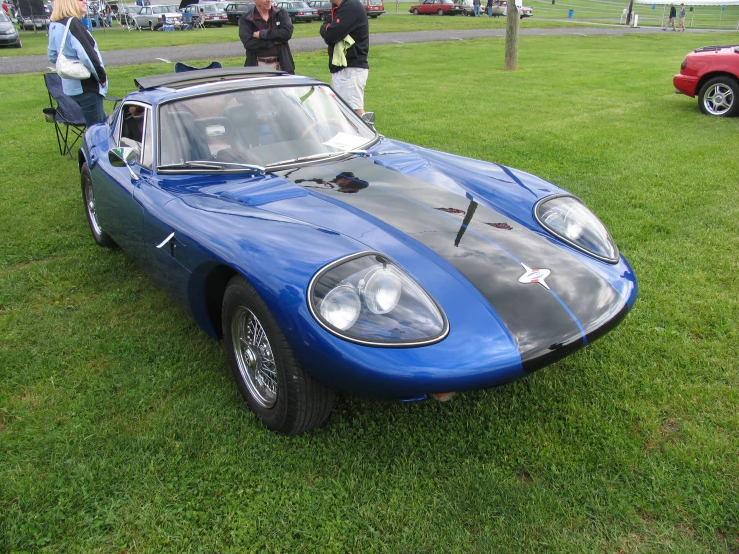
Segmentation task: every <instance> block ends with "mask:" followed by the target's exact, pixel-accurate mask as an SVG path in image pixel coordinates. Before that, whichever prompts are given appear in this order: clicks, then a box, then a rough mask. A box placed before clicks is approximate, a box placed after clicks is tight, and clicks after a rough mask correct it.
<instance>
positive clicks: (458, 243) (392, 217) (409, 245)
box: [219, 158, 628, 370]
mask: <svg viewBox="0 0 739 554" xmlns="http://www.w3.org/2000/svg"><path fill="white" fill-rule="evenodd" d="M490 167H493V168H497V166H490V165H489V164H488V168H490ZM506 169H507V168H506ZM500 172H501V174H503V175H505V172H504V171H503V169H500ZM434 175H435V176H436V178H437V179H438V180H439V182H441V181H443V176H442V175H440V174H439V173H438V172H435V171H433V170H432V171H427V172H426V173H425V178H424V179H420V178H417V177H415V176H413V175H408V174H404V173H400V172H398V171H395V170H392V169H389V168H387V167H383V166H382V165H380V164H378V163H375V162H373V161H372V160H370V159H366V158H353V159H349V160H345V161H341V162H335V163H329V164H325V165H315V166H310V167H303V168H299V169H293V170H289V171H285V172H281V173H280V174H279V175H274V176H273V177H272V180H279V179H284V181H283V182H282V183H274V182H273V183H272V186H270V187H269V188H267V187H264V188H262V190H263V191H264V192H263V194H264V195H265V196H263V201H260V200H259V199H260V194H259V193H256V194H255V192H256V191H255V190H253V189H252V187H248V186H247V187H243V188H231V189H230V190H222V192H221V193H220V194H219V196H221V197H222V198H224V197H225V198H228V199H229V200H231V201H237V202H240V203H245V204H248V205H251V206H259V207H260V209H264V210H266V211H270V212H273V213H277V214H279V215H282V216H286V217H290V218H292V219H298V220H301V221H304V222H305V223H308V224H310V225H314V226H319V227H322V228H325V229H328V230H330V231H332V232H335V233H339V234H342V235H345V236H348V237H351V238H353V239H354V240H355V241H357V242H359V243H361V244H363V245H365V247H366V249H367V250H375V251H379V252H382V253H383V254H385V255H388V256H390V257H391V258H394V259H396V261H398V260H399V259H400V260H401V265H402V259H403V257H404V256H406V255H407V253H408V251H409V249H410V250H411V251H412V252H413V253H414V254H412V255H422V256H426V257H427V258H431V259H434V260H435V261H436V263H437V264H438V266H439V267H441V268H442V269H443V270H445V271H447V272H449V273H451V274H454V275H455V276H456V277H458V276H459V275H460V274H461V276H462V278H461V279H460V280H464V279H466V280H467V281H468V282H469V283H470V284H471V285H472V286H473V287H474V288H475V289H476V290H477V291H478V292H479V294H480V295H481V296H482V297H483V298H484V301H485V302H487V303H489V305H490V306H491V307H492V308H493V310H494V312H495V314H496V315H497V317H498V318H499V319H500V320H501V321H502V323H503V324H504V325H505V327H506V328H507V329H508V331H509V332H510V334H511V336H512V337H513V338H514V340H515V341H516V344H517V346H518V349H519V352H520V354H521V358H522V361H523V367H524V368H525V369H528V370H533V369H538V367H541V366H543V365H545V364H547V363H550V362H551V361H554V359H558V358H560V357H562V356H564V355H566V354H567V353H569V352H570V351H572V350H574V349H577V348H579V347H581V346H583V345H584V344H585V343H587V342H589V340H592V339H594V338H596V337H597V336H600V334H602V333H604V332H605V331H606V330H607V329H609V328H610V327H611V326H612V325H615V323H617V322H618V321H620V319H621V317H622V316H623V315H625V314H626V312H627V310H628V307H627V305H626V304H627V298H625V297H623V296H622V294H620V293H619V292H618V291H617V290H615V289H614V288H613V287H612V286H611V285H610V284H609V282H608V280H607V279H606V278H604V277H603V275H601V274H599V273H598V272H596V271H594V270H593V268H592V267H590V266H589V265H588V264H586V263H583V262H582V260H581V258H582V256H581V255H579V254H575V253H573V251H571V250H569V249H567V248H564V247H563V246H561V245H560V244H558V243H557V242H556V241H555V240H554V239H553V238H552V237H551V236H549V235H548V234H547V233H545V232H544V231H543V230H542V229H540V228H539V229H536V228H529V226H527V225H524V224H523V223H521V222H519V221H517V220H516V219H515V218H512V217H511V216H510V215H506V214H505V213H504V212H503V211H501V210H499V209H495V208H494V207H492V206H494V205H495V204H494V203H493V202H491V201H490V198H486V197H485V196H483V195H480V194H473V193H471V192H469V190H465V189H464V188H462V187H455V186H454V185H453V184H450V183H449V180H448V179H447V180H446V181H445V182H444V185H443V186H441V185H440V184H439V183H434V182H433V176H434ZM349 191H356V192H349ZM306 196H310V197H312V199H307V198H305V197H306ZM512 196H514V197H515V195H512ZM531 205H532V203H531V201H529V209H530V207H531ZM594 263H598V264H601V265H608V264H603V263H602V262H594ZM625 265H626V266H627V267H628V265H627V264H625ZM544 269H546V270H548V271H549V272H550V274H549V276H548V277H546V278H544V279H541V280H540V281H537V280H536V279H532V277H531V271H532V270H544ZM621 270H622V271H623V268H621ZM527 275H528V277H526V276H527ZM414 277H416V279H417V280H418V281H419V282H420V283H421V284H422V285H424V286H428V285H427V284H426V283H425V282H424V281H425V277H424V276H423V275H414ZM426 280H427V279H426ZM611 322H612V323H611Z"/></svg>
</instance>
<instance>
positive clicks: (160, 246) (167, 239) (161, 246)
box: [157, 231, 174, 248]
mask: <svg viewBox="0 0 739 554" xmlns="http://www.w3.org/2000/svg"><path fill="white" fill-rule="evenodd" d="M173 238H174V231H172V233H170V234H169V236H167V238H166V239H164V240H163V241H162V242H160V243H159V244H157V248H164V247H165V246H166V245H167V243H168V242H169V241H171V240H172V239H173Z"/></svg>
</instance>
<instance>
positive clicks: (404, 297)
mask: <svg viewBox="0 0 739 554" xmlns="http://www.w3.org/2000/svg"><path fill="white" fill-rule="evenodd" d="M308 307H309V308H310V311H311V314H313V317H315V318H316V320H317V321H318V323H319V324H320V325H321V326H323V327H324V328H325V329H326V330H328V331H329V332H331V333H333V334H334V335H336V336H338V337H341V338H343V339H345V340H349V341H352V342H356V343H359V344H365V345H374V346H420V345H424V344H432V343H434V342H438V341H440V340H442V339H443V338H444V337H445V336H446V335H447V333H448V332H449V323H448V321H447V319H446V317H445V316H444V313H443V312H442V311H441V308H440V307H439V306H438V304H436V302H435V301H434V299H433V298H431V296H430V295H429V294H428V293H427V292H426V291H425V290H424V289H423V288H421V286H420V285H419V284H418V283H417V282H416V281H415V280H414V279H413V278H412V277H411V276H410V275H408V274H407V273H405V272H404V271H403V270H402V269H401V268H400V267H399V266H398V265H397V264H395V263H393V262H392V261H391V260H389V259H388V258H387V257H385V256H383V255H381V254H379V253H377V252H359V253H357V254H352V255H349V256H346V257H344V258H341V259H339V260H336V261H334V262H331V263H330V264H328V265H327V266H325V267H324V268H323V269H321V270H320V271H319V272H318V273H316V275H315V276H314V277H313V279H312V280H311V282H310V284H309V285H308Z"/></svg>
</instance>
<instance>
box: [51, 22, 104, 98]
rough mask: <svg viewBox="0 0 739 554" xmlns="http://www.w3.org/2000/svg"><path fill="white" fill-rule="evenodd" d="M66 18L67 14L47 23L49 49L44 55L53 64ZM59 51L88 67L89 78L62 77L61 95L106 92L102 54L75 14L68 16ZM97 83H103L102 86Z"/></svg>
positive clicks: (57, 53) (101, 93) (57, 54)
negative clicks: (63, 41)
mask: <svg viewBox="0 0 739 554" xmlns="http://www.w3.org/2000/svg"><path fill="white" fill-rule="evenodd" d="M68 19H69V18H68V17H65V18H64V19H60V20H59V21H52V23H51V25H50V26H49V49H48V52H47V54H48V56H49V61H50V62H51V63H56V59H57V57H58V56H59V47H60V46H61V43H62V38H63V37H64V29H65V28H66V26H67V21H68ZM63 52H64V55H65V56H66V57H67V58H69V59H70V60H79V61H81V62H82V64H83V65H84V66H85V67H86V68H87V69H89V70H90V78H89V79H84V80H82V81H79V80H77V79H64V78H62V89H63V90H64V94H66V95H67V96H74V95H77V94H82V93H83V92H95V93H97V94H100V95H101V96H105V95H106V94H107V92H108V76H107V75H106V74H105V66H104V65H103V57H102V56H101V55H100V50H98V46H97V43H96V42H95V39H94V38H92V35H91V34H90V33H89V32H88V31H87V29H85V26H84V25H83V24H82V21H80V20H79V19H77V18H76V17H74V18H72V23H70V24H69V33H68V34H67V41H66V43H65V44H64V50H63ZM101 83H105V86H103V85H102V84H101Z"/></svg>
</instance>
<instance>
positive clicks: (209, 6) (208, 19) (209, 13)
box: [182, 2, 229, 27]
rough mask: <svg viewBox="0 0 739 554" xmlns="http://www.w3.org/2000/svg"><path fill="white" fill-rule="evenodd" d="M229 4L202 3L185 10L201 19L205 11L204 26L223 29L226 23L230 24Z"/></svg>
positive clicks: (191, 5)
mask: <svg viewBox="0 0 739 554" xmlns="http://www.w3.org/2000/svg"><path fill="white" fill-rule="evenodd" d="M228 4H229V3H228V2H200V3H199V4H190V5H189V6H187V7H186V8H185V9H184V10H182V11H183V12H184V13H189V14H191V16H192V15H194V16H196V17H200V11H201V10H202V11H203V24H204V25H207V26H209V27H211V26H212V27H222V26H223V24H224V23H228V14H227V13H226V6H228Z"/></svg>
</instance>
